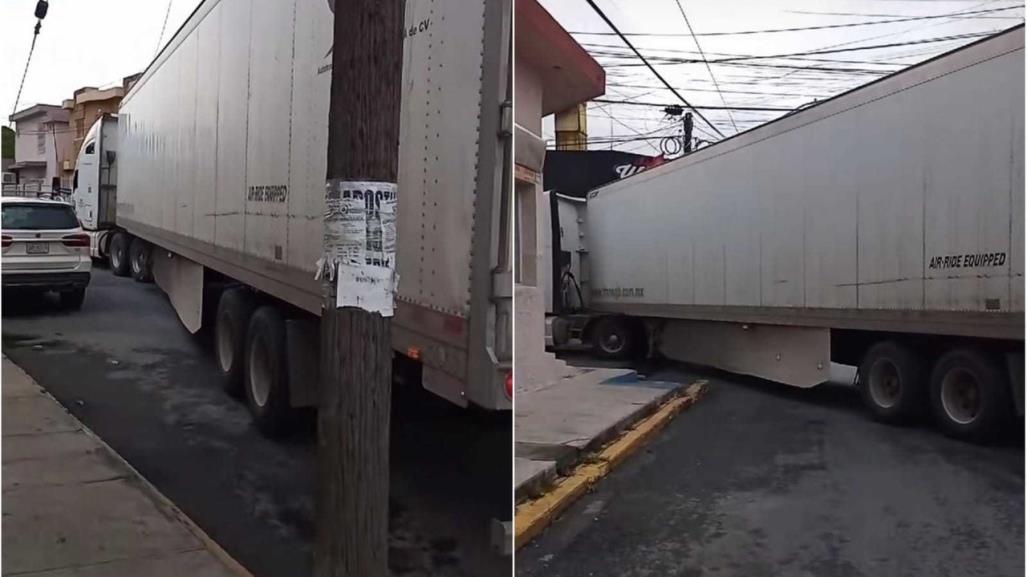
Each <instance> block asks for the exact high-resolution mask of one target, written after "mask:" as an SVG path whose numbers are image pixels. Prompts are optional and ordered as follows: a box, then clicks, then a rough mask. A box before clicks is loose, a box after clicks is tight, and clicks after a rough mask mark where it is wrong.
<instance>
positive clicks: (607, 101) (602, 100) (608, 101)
mask: <svg viewBox="0 0 1027 577" xmlns="http://www.w3.org/2000/svg"><path fill="white" fill-rule="evenodd" d="M591 102H598V103H600V104H630V105H632V106H657V107H661V108H668V107H672V106H677V105H676V104H666V103H664V104H659V103H656V102H639V101H637V100H611V99H608V98H595V99H592V100H591ZM688 107H689V108H691V109H692V110H695V111H696V113H698V111H699V110H741V111H753V112H791V111H792V110H795V109H794V108H789V107H781V106H693V105H691V104H689V105H688Z"/></svg>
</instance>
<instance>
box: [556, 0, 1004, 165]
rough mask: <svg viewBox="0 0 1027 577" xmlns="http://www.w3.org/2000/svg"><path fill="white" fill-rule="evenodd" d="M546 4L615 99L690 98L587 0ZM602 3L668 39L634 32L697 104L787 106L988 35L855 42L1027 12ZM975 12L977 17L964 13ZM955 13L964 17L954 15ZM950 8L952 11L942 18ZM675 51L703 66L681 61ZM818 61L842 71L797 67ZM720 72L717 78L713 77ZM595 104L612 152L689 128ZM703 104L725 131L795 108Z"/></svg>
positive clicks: (803, 3)
mask: <svg viewBox="0 0 1027 577" xmlns="http://www.w3.org/2000/svg"><path fill="white" fill-rule="evenodd" d="M540 2H541V4H542V5H543V6H544V7H545V8H546V9H547V10H548V11H549V12H550V14H552V15H553V17H554V18H556V20H557V21H558V22H559V23H560V24H561V25H562V26H563V27H564V28H565V29H567V30H568V31H570V32H572V33H574V34H573V35H574V37H575V39H576V40H577V41H578V42H579V43H581V44H582V45H583V46H584V47H585V48H586V50H588V51H589V52H590V53H591V54H592V55H593V57H595V58H596V60H597V61H598V62H599V63H600V64H601V65H603V67H604V69H605V70H606V83H607V84H606V95H605V96H604V98H606V99H610V100H618V101H626V100H628V101H635V102H644V103H657V104H675V103H680V101H679V100H678V99H677V97H675V96H674V95H673V93H671V92H670V91H669V90H667V89H666V88H664V87H663V86H662V85H661V83H660V81H659V80H658V78H657V77H656V76H655V75H654V74H653V73H652V72H651V71H649V70H648V69H647V68H646V67H645V66H644V65H642V63H641V61H640V60H639V59H638V58H637V57H636V56H634V55H633V54H632V53H631V52H630V51H629V49H628V48H627V47H626V45H625V44H624V43H623V42H622V41H621V40H620V39H619V38H618V37H617V36H615V35H610V33H611V30H610V28H609V26H607V25H606V24H605V23H604V22H603V20H602V19H601V18H600V17H599V16H598V15H597V14H596V12H595V11H593V10H592V9H591V8H590V7H589V5H588V3H587V2H586V1H585V0H540ZM596 4H597V5H598V6H599V8H600V9H601V10H603V12H605V13H606V15H607V17H608V18H609V19H610V20H611V21H612V22H613V24H614V25H615V26H616V27H617V28H618V29H620V31H621V32H624V33H625V34H629V33H634V34H649V35H654V34H656V35H660V36H628V40H629V41H630V42H631V43H632V44H634V45H635V47H636V48H638V49H639V51H640V52H641V53H642V55H643V56H645V57H646V58H647V59H650V60H651V63H652V64H653V65H654V67H655V68H656V70H657V71H658V72H659V73H660V74H661V75H662V76H663V77H664V78H666V79H667V81H668V82H669V83H670V84H671V85H672V86H673V87H674V88H676V89H677V90H678V92H679V93H680V94H681V95H682V96H684V98H685V99H686V100H688V101H689V102H690V103H691V104H693V105H696V106H704V105H705V106H724V105H725V104H726V105H729V106H735V107H738V106H748V107H773V108H784V109H794V108H795V107H799V106H802V105H807V104H809V103H813V102H815V101H816V100H818V99H823V98H826V97H830V96H832V95H835V94H839V93H841V92H844V91H846V90H849V89H851V88H854V87H856V86H859V85H862V84H865V83H867V82H870V81H872V80H874V79H876V78H879V77H881V76H883V75H885V74H888V73H891V72H895V71H897V70H901V69H902V68H903V67H905V66H908V65H911V64H915V63H917V62H922V61H923V60H927V59H929V58H931V57H933V56H936V55H938V54H941V53H943V52H946V51H948V50H952V49H954V48H957V47H958V46H960V45H963V44H967V43H970V42H973V41H974V40H975V39H976V38H963V39H952V40H947V41H939V42H934V41H930V42H923V43H919V44H912V45H907V46H898V47H888V48H877V49H873V50H862V49H860V50H848V49H851V48H860V47H865V46H875V45H881V44H897V43H907V42H914V41H915V42H920V41H924V40H932V39H937V38H942V37H949V36H958V35H966V34H981V33H985V32H990V31H998V30H1003V29H1006V28H1009V27H1012V26H1015V25H1017V24H1020V23H1022V22H1023V15H1024V10H1023V3H1022V2H1020V1H1019V0H1012V1H1010V0H991V1H984V0H733V1H727V0H721V1H716V0H681V2H680V5H681V8H679V5H678V0H596ZM682 8H683V10H684V14H685V16H687V19H688V23H690V24H691V28H692V30H693V31H694V32H695V33H696V35H697V36H696V37H695V38H693V37H692V36H691V34H690V33H689V29H688V27H687V25H686V22H685V18H684V17H683V16H682ZM983 11H988V12H983ZM966 12H975V14H958V13H966ZM954 13H955V14H957V15H952V14H954ZM942 15H945V17H938V18H934V16H942ZM924 16H932V18H928V19H922V20H915V21H905V22H890V23H877V24H871V25H859V26H849V27H833V28H826V29H820V30H802V31H792V32H778V33H761V34H723V35H721V34H719V33H734V32H739V31H753V30H768V29H781V28H798V27H811V26H836V25H840V24H862V23H867V22H879V21H882V20H885V21H886V20H896V19H903V18H915V17H924ZM581 32H600V33H603V34H602V35H590V34H580V33H581ZM711 33H713V35H710V34H711ZM696 42H698V48H697V44H696ZM699 48H701V49H702V50H703V52H704V53H705V55H706V58H707V59H708V60H716V59H724V58H730V57H731V56H732V55H746V56H752V55H783V54H794V53H796V52H811V51H822V50H845V51H844V52H833V53H828V54H819V55H806V56H802V57H790V58H762V59H754V60H753V59H750V60H738V59H735V60H732V61H731V62H730V63H719V64H716V63H714V64H710V70H707V68H706V66H705V65H704V64H703V63H702V61H701V56H700V54H699V52H698V50H699ZM668 59H679V60H680V59H689V60H697V62H690V63H674V62H668ZM810 59H817V61H813V60H810ZM754 65H757V66H754ZM812 66H815V67H821V68H831V69H833V70H820V71H811V70H808V69H807V70H801V69H795V68H788V67H805V68H809V67H812ZM711 71H712V74H713V79H715V80H716V84H714V81H713V80H711V76H710V72H711ZM718 90H719V92H718ZM588 111H589V114H588V128H589V143H590V144H589V146H590V148H593V149H611V148H612V149H615V150H623V151H627V152H637V153H641V154H651V155H657V154H660V151H661V148H663V149H665V150H667V151H673V150H674V146H675V144H676V143H675V142H674V141H667V140H666V137H667V136H670V135H674V134H679V133H680V130H681V129H680V126H681V124H680V120H674V119H671V118H669V117H667V115H666V114H664V112H663V109H662V107H659V106H635V105H627V104H598V103H590V104H589V107H588ZM701 112H702V113H703V115H704V116H705V117H706V118H708V119H709V120H710V122H712V123H713V124H714V125H715V126H716V127H717V129H718V130H720V132H721V133H723V134H724V135H725V136H730V135H732V134H734V133H736V132H738V131H744V130H746V129H749V128H753V127H755V126H758V125H759V124H761V123H764V122H767V121H769V120H772V119H774V118H777V117H779V116H781V115H782V114H784V112H783V111H733V112H727V111H712V110H711V111H707V110H701ZM694 121H695V127H696V128H695V131H694V132H693V135H694V136H697V137H700V138H704V139H706V140H710V141H715V140H718V139H719V138H720V136H719V135H717V134H716V133H715V132H714V131H713V130H712V129H711V128H710V127H709V126H708V125H707V124H706V123H705V122H703V121H702V120H701V119H699V118H698V117H696V118H695V119H694ZM543 132H544V136H545V137H546V138H547V139H552V138H553V128H552V118H550V119H547V121H546V122H544V123H543Z"/></svg>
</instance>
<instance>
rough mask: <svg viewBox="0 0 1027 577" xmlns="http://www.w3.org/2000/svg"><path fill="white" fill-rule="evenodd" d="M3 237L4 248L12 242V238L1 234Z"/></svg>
mask: <svg viewBox="0 0 1027 577" xmlns="http://www.w3.org/2000/svg"><path fill="white" fill-rule="evenodd" d="M3 239H4V241H3V247H4V248H7V247H9V246H11V243H13V242H14V239H13V238H11V237H9V236H7V235H6V234H5V235H4V236H3Z"/></svg>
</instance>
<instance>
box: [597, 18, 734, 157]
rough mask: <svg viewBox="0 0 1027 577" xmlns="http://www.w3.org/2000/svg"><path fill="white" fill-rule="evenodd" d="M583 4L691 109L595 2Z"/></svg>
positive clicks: (719, 132)
mask: <svg viewBox="0 0 1027 577" xmlns="http://www.w3.org/2000/svg"><path fill="white" fill-rule="evenodd" d="M585 2H587V3H588V5H589V6H591V7H592V9H593V10H595V11H596V14H598V15H599V17H600V18H602V19H603V21H604V22H606V25H607V26H609V27H610V29H612V30H613V31H614V32H616V33H617V35H618V36H620V39H621V41H622V42H624V43H625V44H627V45H628V48H631V51H632V52H634V53H635V56H638V58H639V60H641V61H642V62H644V63H645V65H646V66H647V67H648V68H649V70H651V71H652V73H653V74H654V75H655V76H656V77H657V78H659V79H660V82H662V83H663V84H664V86H666V87H667V89H668V90H670V91H671V92H672V93H673V94H674V96H677V97H678V99H680V100H681V102H683V103H684V104H685V106H688V107H689V108H692V105H691V104H689V103H688V100H686V99H685V97H684V96H682V95H681V93H680V92H678V91H677V90H676V89H675V88H674V87H673V86H671V85H670V82H667V79H666V78H664V77H663V75H662V74H660V73H659V72H657V70H656V68H655V67H653V65H652V64H649V61H648V60H646V59H645V56H642V53H641V52H639V51H638V50H637V49H636V48H635V46H634V45H633V44H631V41H630V40H628V39H627V38H626V37H625V36H624V35H623V34H621V32H620V30H618V29H617V27H616V26H615V25H614V24H613V22H611V21H610V19H609V18H608V17H607V16H606V13H605V12H603V11H602V9H600V8H599V6H597V5H596V3H595V0H585ZM693 110H694V108H693ZM695 114H696V115H697V116H698V117H699V118H701V119H703V122H705V123H706V124H708V125H709V126H710V128H712V129H713V131H714V132H716V133H717V134H718V135H720V137H721V138H724V133H723V132H721V131H720V129H719V128H717V127H716V126H714V125H713V123H712V122H710V121H709V119H708V118H706V117H705V116H703V115H702V113H701V112H699V111H698V110H696V111H695Z"/></svg>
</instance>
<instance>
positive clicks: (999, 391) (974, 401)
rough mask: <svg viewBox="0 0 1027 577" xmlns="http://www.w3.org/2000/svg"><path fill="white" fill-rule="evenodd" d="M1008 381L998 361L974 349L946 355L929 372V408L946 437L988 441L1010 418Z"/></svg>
mask: <svg viewBox="0 0 1027 577" xmlns="http://www.w3.org/2000/svg"><path fill="white" fill-rule="evenodd" d="M1012 406H1013V400H1012V391H1011V389H1010V384H1009V378H1008V377H1007V375H1006V371H1005V370H1003V368H1002V366H1001V365H1000V363H999V361H998V359H996V358H994V357H993V356H991V355H987V354H985V353H982V352H980V351H978V350H975V349H954V350H951V351H949V352H947V353H945V354H944V355H943V356H942V357H941V358H940V359H938V362H937V363H936V364H935V365H934V370H933V371H931V407H932V408H933V409H934V418H935V420H936V421H937V422H938V425H939V426H940V427H941V428H942V430H943V431H944V432H945V433H946V434H947V435H949V436H952V437H956V438H958V439H963V440H967V441H987V440H990V439H992V438H994V437H995V436H996V435H997V434H999V433H1000V432H1002V431H1003V430H1005V427H1006V426H1007V425H1008V424H1009V422H1010V421H1011V419H1012V416H1013V415H1012Z"/></svg>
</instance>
